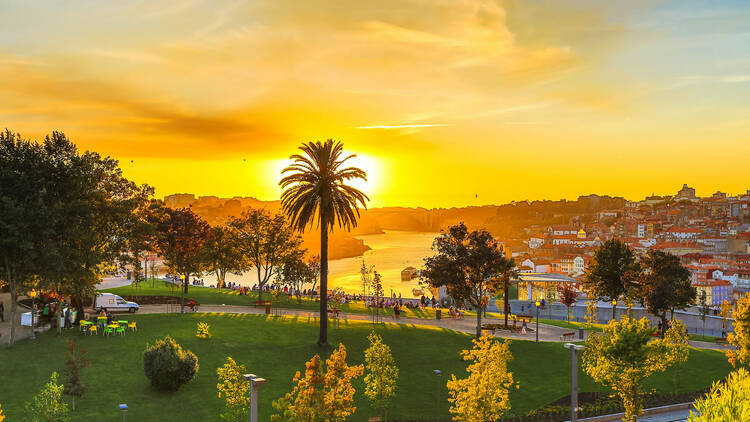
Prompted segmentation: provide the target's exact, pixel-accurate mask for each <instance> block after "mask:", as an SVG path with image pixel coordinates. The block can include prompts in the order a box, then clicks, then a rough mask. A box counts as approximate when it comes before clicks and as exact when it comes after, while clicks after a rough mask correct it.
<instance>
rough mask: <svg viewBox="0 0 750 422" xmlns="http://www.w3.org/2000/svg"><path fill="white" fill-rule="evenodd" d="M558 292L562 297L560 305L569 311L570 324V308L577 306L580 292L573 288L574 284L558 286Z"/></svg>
mask: <svg viewBox="0 0 750 422" xmlns="http://www.w3.org/2000/svg"><path fill="white" fill-rule="evenodd" d="M557 292H558V293H559V295H560V303H562V304H563V305H565V307H566V308H567V309H568V322H570V307H571V306H573V305H575V303H576V298H577V297H578V292H576V289H575V287H573V283H562V284H561V285H559V286H557Z"/></svg>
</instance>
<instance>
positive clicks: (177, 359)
mask: <svg viewBox="0 0 750 422" xmlns="http://www.w3.org/2000/svg"><path fill="white" fill-rule="evenodd" d="M198 368H199V366H198V357H197V356H195V353H193V352H191V351H189V350H188V351H187V352H186V351H184V350H182V347H181V346H180V345H179V344H177V342H175V341H174V339H172V337H169V336H167V337H165V338H164V340H159V341H158V342H156V344H154V345H149V346H148V347H146V350H145V351H144V352H143V369H144V370H145V371H146V377H147V378H148V379H149V380H150V381H151V385H152V386H153V387H154V388H156V389H158V390H164V391H177V390H178V389H179V388H180V386H182V384H185V383H187V382H188V381H190V380H192V379H193V378H194V377H195V374H196V373H197V372H198Z"/></svg>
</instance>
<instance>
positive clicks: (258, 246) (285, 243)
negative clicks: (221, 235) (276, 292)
mask: <svg viewBox="0 0 750 422" xmlns="http://www.w3.org/2000/svg"><path fill="white" fill-rule="evenodd" d="M229 225H230V227H231V228H232V230H233V231H234V232H235V233H236V236H237V240H238V245H239V249H240V251H241V253H242V256H243V259H244V261H245V268H244V269H246V270H249V269H250V268H255V270H256V272H257V275H258V299H259V300H263V286H265V285H266V283H268V281H269V280H270V279H271V277H272V276H273V275H274V274H275V273H276V271H277V269H278V268H279V267H281V266H282V265H283V264H284V262H286V261H287V260H289V259H290V257H293V256H294V255H296V254H298V253H299V247H300V244H301V243H302V240H301V239H300V237H299V236H297V235H295V234H294V231H293V230H292V228H291V227H290V226H289V225H288V224H287V222H286V220H285V219H284V216H283V215H281V214H277V215H275V216H273V217H271V216H270V215H269V214H268V213H267V212H266V211H265V210H263V209H251V210H249V211H246V212H243V213H242V216H240V217H239V218H236V219H234V220H232V221H230V223H229Z"/></svg>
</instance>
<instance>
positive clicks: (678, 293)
mask: <svg viewBox="0 0 750 422" xmlns="http://www.w3.org/2000/svg"><path fill="white" fill-rule="evenodd" d="M643 267H644V271H643V273H642V275H641V283H640V290H641V293H640V294H641V297H642V298H643V302H644V303H645V305H646V309H648V312H649V313H651V314H652V315H654V316H656V317H658V318H659V319H661V326H662V332H661V336H662V337H663V336H664V331H665V330H666V328H667V325H668V324H667V312H673V311H674V309H685V308H687V307H688V306H690V305H691V304H693V303H695V296H696V291H695V287H693V286H692V285H691V284H690V271H688V269H687V268H685V267H683V266H682V264H681V263H680V258H679V257H677V256H675V255H672V254H669V253H664V252H661V251H649V253H648V255H646V257H644V258H643Z"/></svg>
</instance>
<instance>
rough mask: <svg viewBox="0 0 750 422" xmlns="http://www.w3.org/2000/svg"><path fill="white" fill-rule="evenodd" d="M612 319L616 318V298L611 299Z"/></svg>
mask: <svg viewBox="0 0 750 422" xmlns="http://www.w3.org/2000/svg"><path fill="white" fill-rule="evenodd" d="M612 319H617V300H615V299H612Z"/></svg>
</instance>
